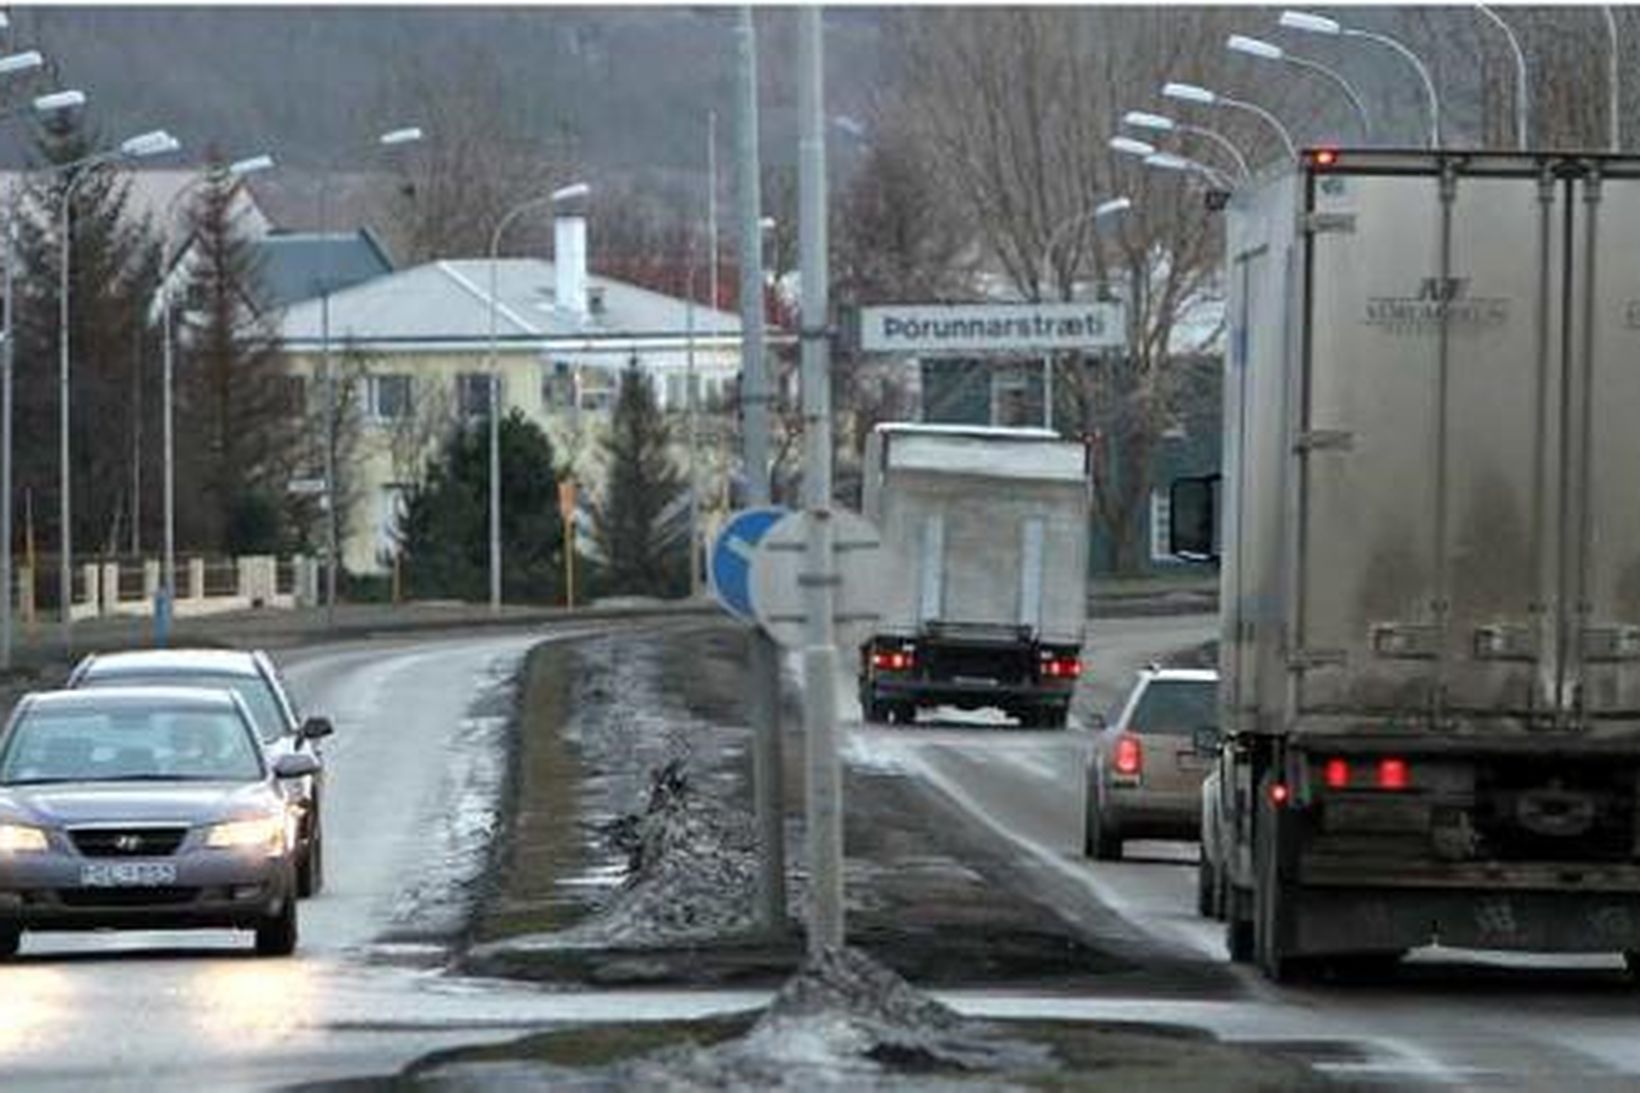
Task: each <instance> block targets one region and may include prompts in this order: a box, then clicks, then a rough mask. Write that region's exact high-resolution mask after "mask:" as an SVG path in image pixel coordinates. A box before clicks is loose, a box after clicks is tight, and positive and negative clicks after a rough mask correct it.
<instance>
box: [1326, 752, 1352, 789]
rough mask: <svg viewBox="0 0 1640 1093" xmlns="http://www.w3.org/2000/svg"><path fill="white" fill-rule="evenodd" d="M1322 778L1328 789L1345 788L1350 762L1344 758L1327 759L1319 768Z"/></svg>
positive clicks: (1348, 780) (1348, 778) (1347, 784)
mask: <svg viewBox="0 0 1640 1093" xmlns="http://www.w3.org/2000/svg"><path fill="white" fill-rule="evenodd" d="M1321 777H1322V780H1323V781H1325V782H1326V783H1327V788H1328V789H1347V788H1349V784H1350V764H1349V762H1348V761H1347V760H1344V759H1329V760H1327V763H1326V765H1325V766H1324V767H1322V768H1321Z"/></svg>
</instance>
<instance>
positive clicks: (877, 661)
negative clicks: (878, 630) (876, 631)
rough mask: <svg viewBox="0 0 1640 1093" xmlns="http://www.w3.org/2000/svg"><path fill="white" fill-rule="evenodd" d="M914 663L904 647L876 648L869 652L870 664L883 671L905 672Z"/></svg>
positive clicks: (913, 659)
mask: <svg viewBox="0 0 1640 1093" xmlns="http://www.w3.org/2000/svg"><path fill="white" fill-rule="evenodd" d="M914 663H916V661H915V658H914V657H913V656H912V655H911V653H909V652H907V651H906V650H904V649H878V650H876V651H874V652H873V653H872V654H871V665H872V667H874V668H879V669H881V670H883V671H885V672H907V671H910V670H911V666H912V665H913V664H914Z"/></svg>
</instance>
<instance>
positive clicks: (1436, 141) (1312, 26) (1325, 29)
mask: <svg viewBox="0 0 1640 1093" xmlns="http://www.w3.org/2000/svg"><path fill="white" fill-rule="evenodd" d="M1277 23H1278V24H1279V25H1280V26H1284V27H1286V28H1287V29H1288V30H1302V31H1305V32H1306V33H1309V34H1330V35H1334V36H1338V37H1344V38H1361V39H1364V40H1366V41H1369V42H1377V43H1378V44H1379V45H1381V46H1384V47H1386V48H1388V49H1393V50H1394V51H1395V52H1396V53H1399V54H1400V55H1401V56H1402V57H1403V58H1405V60H1406V62H1407V63H1408V64H1410V65H1411V66H1412V67H1413V68H1414V69H1415V70H1416V71H1417V73H1418V79H1419V80H1421V81H1422V82H1423V85H1424V94H1425V95H1426V96H1428V98H1429V146H1430V147H1431V148H1439V147H1440V146H1441V100H1440V97H1439V96H1437V95H1436V94H1435V81H1434V80H1432V79H1430V76H1429V69H1427V68H1425V67H1424V63H1423V62H1422V61H1420V60H1419V59H1418V55H1417V54H1416V53H1414V52H1412V50H1410V49H1408V48H1407V47H1406V46H1404V45H1402V44H1401V43H1400V42H1398V41H1396V40H1395V39H1394V38H1391V37H1390V36H1389V35H1387V34H1379V33H1378V32H1376V31H1371V30H1360V29H1358V28H1356V27H1347V26H1344V25H1343V24H1342V23H1340V22H1339V21H1338V20H1336V19H1329V18H1327V17H1326V16H1325V15H1316V14H1314V13H1312V12H1307V11H1284V12H1282V13H1281V18H1280V19H1278V20H1277Z"/></svg>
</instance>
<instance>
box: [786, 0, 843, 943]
mask: <svg viewBox="0 0 1640 1093" xmlns="http://www.w3.org/2000/svg"><path fill="white" fill-rule="evenodd" d="M801 19H802V22H801V26H800V31H799V38H798V65H797V67H798V73H797V93H798V115H799V118H800V121H799V125H800V130H799V132H800V137H799V141H798V172H799V174H798V230H799V239H800V249H801V251H802V254H801V261H800V265H801V269H802V281H803V286H802V289H803V291H802V309H801V313H802V319H801V326H800V329H799V342H800V344H801V346H802V371H803V455H804V468H803V493H804V508H805V524H806V525H807V548H806V551H805V557H804V569H803V574H802V577H801V578H800V580H801V583H802V585H803V587H802V593H803V596H802V599H803V615H804V618H805V623H804V627H805V635H804V638H805V640H804V646H803V733H804V737H805V745H806V748H807V755H806V757H805V758H806V760H807V762H806V766H807V774H808V777H807V787H808V799H807V802H806V805H807V819H808V836H809V887H810V898H809V953H810V955H811V956H812V955H819V954H820V953H823V952H825V951H827V950H830V949H837V948H841V947H842V945H843V808H842V797H843V790H842V777H841V774H840V772H839V771H838V768H837V677H836V666H837V647H836V636H835V633H834V626H833V618H832V616H833V611H834V610H835V607H836V588H835V583H836V580H837V576H836V573H837V567H836V560H835V559H834V558H833V557H832V541H833V538H834V535H833V528H832V524H831V353H830V349H831V345H830V336H831V331H830V327H829V311H828V308H829V301H828V300H827V294H826V278H827V276H828V270H827V261H826V130H825V118H824V113H825V82H824V66H825V47H824V43H823V41H822V38H821V19H820V8H819V7H818V6H812V5H811V6H809V7H805V8H803V9H802V14H801Z"/></svg>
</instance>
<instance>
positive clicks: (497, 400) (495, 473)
mask: <svg viewBox="0 0 1640 1093" xmlns="http://www.w3.org/2000/svg"><path fill="white" fill-rule="evenodd" d="M591 192H592V187H591V186H589V185H587V184H586V183H585V182H575V183H571V184H570V185H568V186H560V187H559V188H558V189H556V190H554V191H552V192H551V193H550V194H546V195H545V196H542V197H532V198H530V199H529V200H527V201H521V202H519V203H518V204H517V205H514V206H513V207H512V208H511V209H508V210H507V212H506V213H505V214H503V215H502V217H501V219H500V220H498V221H496V225H495V230H494V231H492V232H491V233H490V293H489V296H490V299H489V305H490V307H489V310H490V613H491V614H493V615H499V614H500V613H501V372H500V369H499V367H498V362H497V360H496V313H497V312H498V311H499V310H500V302H499V300H498V295H499V291H498V287H497V284H496V266H497V265H498V263H499V259H500V253H501V236H502V233H504V232H505V231H506V230H507V225H508V224H511V223H512V222H513V220H515V219H516V218H517V217H519V216H522V215H523V214H524V213H526V212H528V211H530V210H531V209H536V208H540V207H541V206H542V205H554V204H557V203H559V202H561V201H569V200H572V199H574V198H578V197H585V196H587V195H588V194H589V193H591ZM555 258H556V260H558V261H562V260H563V256H561V255H559V256H555ZM564 549H565V550H571V549H573V548H572V547H571V546H570V545H569V540H568V539H567V538H566V540H565V545H564Z"/></svg>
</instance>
